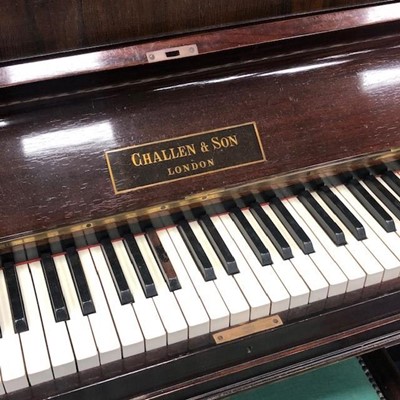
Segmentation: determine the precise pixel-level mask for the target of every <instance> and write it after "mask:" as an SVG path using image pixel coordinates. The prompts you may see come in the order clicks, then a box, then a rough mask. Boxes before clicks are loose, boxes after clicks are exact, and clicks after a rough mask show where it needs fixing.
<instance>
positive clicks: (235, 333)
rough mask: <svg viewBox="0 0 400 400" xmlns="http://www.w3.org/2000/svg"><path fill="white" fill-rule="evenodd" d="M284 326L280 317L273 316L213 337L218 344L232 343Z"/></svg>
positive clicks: (230, 329) (218, 333) (215, 334)
mask: <svg viewBox="0 0 400 400" xmlns="http://www.w3.org/2000/svg"><path fill="white" fill-rule="evenodd" d="M281 325H283V322H282V320H281V318H280V317H279V315H272V316H271V317H266V318H261V319H258V320H256V321H253V322H249V323H248V324H243V325H239V326H235V327H233V328H229V329H225V330H223V331H219V332H216V333H214V334H213V335H212V337H213V339H214V342H215V343H216V344H222V343H226V342H230V341H232V340H235V339H239V338H242V337H245V336H249V335H253V334H255V333H259V332H264V331H267V330H268V329H272V328H277V327H278V326H281Z"/></svg>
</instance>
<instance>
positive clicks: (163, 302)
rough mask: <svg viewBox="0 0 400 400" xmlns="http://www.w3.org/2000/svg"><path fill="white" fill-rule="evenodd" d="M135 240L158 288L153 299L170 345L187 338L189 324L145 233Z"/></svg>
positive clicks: (137, 236)
mask: <svg viewBox="0 0 400 400" xmlns="http://www.w3.org/2000/svg"><path fill="white" fill-rule="evenodd" d="M135 240H136V242H137V244H138V247H139V250H140V252H141V253H142V256H143V259H144V261H145V263H146V265H147V268H148V269H149V272H150V275H151V277H152V278H153V282H154V285H155V287H156V290H157V296H154V297H153V301H154V304H155V305H156V307H157V310H158V314H159V315H160V317H161V320H162V322H163V325H164V328H165V330H166V331H167V343H168V344H169V345H170V344H174V343H179V342H182V341H184V340H187V339H188V325H187V324H186V321H185V318H184V317H183V315H182V312H181V310H180V308H179V306H178V303H177V301H176V298H175V296H174V294H173V293H171V292H170V291H169V289H168V286H167V284H166V283H165V280H164V278H163V276H162V275H161V272H160V270H159V269H158V265H157V262H156V260H155V259H154V256H153V253H152V251H151V249H150V246H149V244H148V243H147V240H146V237H145V235H136V236H135Z"/></svg>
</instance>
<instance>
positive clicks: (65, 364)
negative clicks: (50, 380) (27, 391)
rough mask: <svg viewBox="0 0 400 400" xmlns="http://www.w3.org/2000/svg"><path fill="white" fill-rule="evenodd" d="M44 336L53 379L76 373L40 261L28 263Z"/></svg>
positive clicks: (69, 346) (68, 345) (68, 343)
mask: <svg viewBox="0 0 400 400" xmlns="http://www.w3.org/2000/svg"><path fill="white" fill-rule="evenodd" d="M29 269H30V270H31V275H32V279H33V283H34V286H35V291H36V297H37V301H38V305H39V309H40V314H41V316H42V323H43V328H44V334H45V337H46V343H47V349H48V351H49V355H50V362H51V366H52V368H53V373H54V377H55V378H60V377H62V376H65V375H69V374H73V373H74V372H76V367H75V357H74V353H73V351H72V347H71V342H70V340H69V336H68V331H67V327H66V324H65V322H56V320H55V318H54V313H53V309H52V307H51V302H50V297H49V293H48V289H47V285H46V280H45V277H44V274H43V269H42V265H41V263H40V261H34V262H31V263H29Z"/></svg>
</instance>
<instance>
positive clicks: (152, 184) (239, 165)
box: [104, 121, 266, 194]
mask: <svg viewBox="0 0 400 400" xmlns="http://www.w3.org/2000/svg"><path fill="white" fill-rule="evenodd" d="M247 125H253V127H254V131H255V133H256V137H257V141H258V145H259V147H260V151H261V155H262V159H260V160H257V161H251V162H248V163H244V164H238V165H232V166H231V167H223V168H218V169H215V170H213V171H207V172H202V173H199V174H193V175H189V176H182V177H181V178H175V179H171V180H168V181H163V182H156V183H150V184H148V185H143V186H137V187H134V188H131V189H124V190H120V191H118V190H117V187H116V185H115V178H114V174H113V172H112V168H111V164H110V159H109V158H108V154H109V153H115V152H119V151H123V150H129V149H135V148H139V147H144V146H148V145H150V144H154V143H165V142H170V141H173V140H179V139H186V138H189V137H193V136H199V135H205V134H207V133H212V132H220V131H224V130H227V129H232V128H238V127H240V126H247ZM104 155H105V158H106V162H107V167H108V172H109V173H110V176H111V183H112V186H113V189H114V193H115V194H123V193H128V192H133V191H135V190H139V189H143V188H147V187H153V186H158V185H164V184H167V183H172V182H176V181H180V180H182V179H188V178H194V177H198V176H203V175H209V174H214V173H216V172H220V171H226V170H228V169H233V168H239V167H244V166H246V165H252V164H257V163H260V162H263V161H266V158H265V152H264V148H263V146H262V143H261V137H260V133H259V132H258V129H257V125H256V123H255V122H254V121H252V122H246V123H244V124H240V125H232V126H227V127H224V128H219V129H212V130H209V131H203V132H197V133H191V134H189V135H183V136H178V137H174V138H170V139H163V140H158V141H155V142H147V143H142V144H138V145H133V146H127V147H122V148H120V149H114V150H108V151H106V152H105V153H104Z"/></svg>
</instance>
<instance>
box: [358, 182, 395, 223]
mask: <svg viewBox="0 0 400 400" xmlns="http://www.w3.org/2000/svg"><path fill="white" fill-rule="evenodd" d="M364 182H365V184H366V185H367V186H368V187H369V189H370V190H371V192H372V193H374V195H375V196H376V197H377V198H378V199H379V200H380V201H381V202H382V203H383V204H384V205H385V206H386V207H387V208H388V209H389V211H391V212H392V213H393V214H394V215H395V216H396V217H397V218H400V201H399V200H398V199H397V198H396V197H395V196H394V195H393V194H392V193H391V192H390V191H389V190H388V189H387V188H386V187H385V186H384V185H382V183H381V182H379V181H378V180H377V179H376V178H375V177H374V176H368V177H367V178H366V179H365V180H364Z"/></svg>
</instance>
